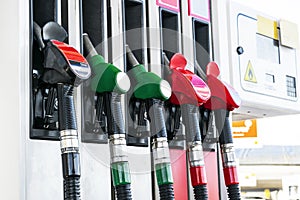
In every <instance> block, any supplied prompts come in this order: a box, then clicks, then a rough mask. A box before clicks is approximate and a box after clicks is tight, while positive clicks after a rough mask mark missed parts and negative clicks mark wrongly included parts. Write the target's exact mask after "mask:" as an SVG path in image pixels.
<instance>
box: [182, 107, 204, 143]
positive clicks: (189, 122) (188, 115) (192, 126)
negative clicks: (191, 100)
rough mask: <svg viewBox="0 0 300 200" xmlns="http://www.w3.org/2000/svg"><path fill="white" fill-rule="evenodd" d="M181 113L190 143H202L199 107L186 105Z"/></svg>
mask: <svg viewBox="0 0 300 200" xmlns="http://www.w3.org/2000/svg"><path fill="white" fill-rule="evenodd" d="M181 112H182V122H183V124H184V125H185V130H186V131H185V132H186V137H187V139H188V142H193V141H201V132H200V126H199V113H198V107H197V106H194V105H191V104H184V105H182V106H181Z"/></svg>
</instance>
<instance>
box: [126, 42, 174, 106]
mask: <svg viewBox="0 0 300 200" xmlns="http://www.w3.org/2000/svg"><path fill="white" fill-rule="evenodd" d="M126 54H127V60H128V63H129V64H130V65H131V66H132V67H131V69H130V70H129V71H128V74H129V76H130V78H131V80H132V82H133V83H132V84H133V87H134V89H133V90H134V96H135V97H136V98H138V99H152V98H153V99H160V100H163V101H165V100H167V99H169V98H170V96H171V94H172V91H171V87H170V84H169V83H168V82H167V81H166V80H163V79H162V78H160V77H159V76H158V75H156V74H155V73H153V72H147V71H146V70H145V67H144V66H143V65H142V64H139V62H138V61H137V60H136V58H135V56H134V55H133V53H132V51H131V50H130V48H129V46H128V45H126Z"/></svg>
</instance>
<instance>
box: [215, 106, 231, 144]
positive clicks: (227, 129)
mask: <svg viewBox="0 0 300 200" xmlns="http://www.w3.org/2000/svg"><path fill="white" fill-rule="evenodd" d="M215 116H216V118H215V119H216V126H217V129H218V131H219V133H220V137H219V141H220V144H221V145H222V144H229V143H233V140H232V132H231V125H230V121H229V111H227V110H217V111H215Z"/></svg>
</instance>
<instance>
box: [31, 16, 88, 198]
mask: <svg viewBox="0 0 300 200" xmlns="http://www.w3.org/2000/svg"><path fill="white" fill-rule="evenodd" d="M33 31H34V37H35V39H36V41H37V43H38V45H39V48H40V50H41V51H42V52H43V55H44V61H43V63H44V70H43V71H42V72H41V76H40V78H39V82H40V86H41V88H38V89H40V90H47V89H48V90H49V96H48V99H47V103H46V109H45V119H46V121H47V122H48V121H49V120H50V119H51V116H52V114H53V110H54V102H55V98H57V102H58V128H59V132H60V135H59V139H60V147H61V156H62V168H63V178H64V199H80V156H79V141H78V133H77V122H76V113H75V104H74V94H73V88H74V87H77V86H79V85H80V84H81V82H82V81H84V80H86V79H88V78H89V77H90V75H91V69H90V66H89V65H88V63H87V61H86V60H85V58H84V57H83V56H82V55H81V54H80V53H79V52H78V51H77V50H76V49H75V48H73V47H71V46H69V45H67V44H66V43H63V42H61V41H64V40H65V39H66V37H67V33H66V31H65V30H64V29H63V28H62V27H61V26H59V25H58V24H57V23H55V22H48V23H47V24H45V26H44V27H43V28H42V29H41V28H40V27H39V25H37V24H36V23H34V25H33ZM42 85H45V86H44V87H45V88H47V89H45V88H43V86H42Z"/></svg>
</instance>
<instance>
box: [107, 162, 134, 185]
mask: <svg viewBox="0 0 300 200" xmlns="http://www.w3.org/2000/svg"><path fill="white" fill-rule="evenodd" d="M111 167H112V178H113V184H114V186H119V185H126V184H130V183H131V179H130V171H129V163H128V162H117V163H112V165H111Z"/></svg>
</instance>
